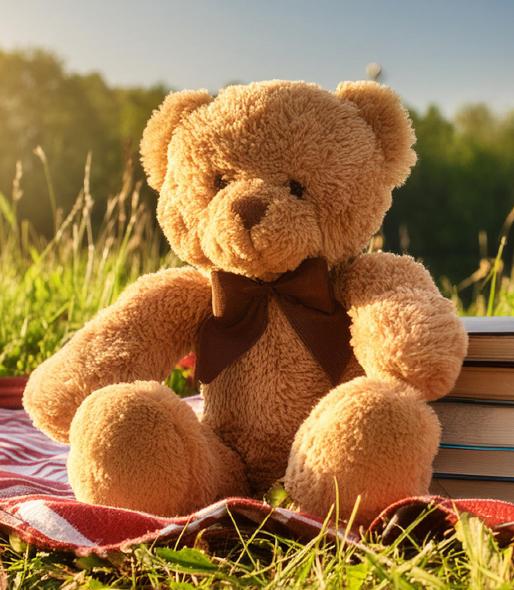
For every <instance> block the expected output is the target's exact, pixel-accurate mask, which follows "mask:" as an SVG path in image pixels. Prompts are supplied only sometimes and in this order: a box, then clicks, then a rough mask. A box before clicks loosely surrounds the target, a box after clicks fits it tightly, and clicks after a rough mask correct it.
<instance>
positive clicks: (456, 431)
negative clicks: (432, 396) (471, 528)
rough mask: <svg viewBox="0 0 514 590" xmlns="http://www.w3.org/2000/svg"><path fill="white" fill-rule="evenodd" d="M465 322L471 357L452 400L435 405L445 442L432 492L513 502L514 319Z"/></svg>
mask: <svg viewBox="0 0 514 590" xmlns="http://www.w3.org/2000/svg"><path fill="white" fill-rule="evenodd" d="M462 321H463V324H464V326H465V328H466V330H467V332H468V335H469V348H468V353H467V357H466V359H465V361H464V364H463V367H462V370H461V373H460V375H459V377H458V379H457V382H456V384H455V387H454V389H453V390H452V392H451V393H450V395H449V396H447V397H445V398H443V399H441V400H438V401H437V402H435V403H433V404H432V407H433V408H434V410H435V411H436V413H437V414H438V416H439V420H440V422H441V426H442V439H441V445H440V449H439V452H438V454H437V456H436V458H435V460H434V464H433V469H434V475H433V478H432V483H431V487H430V491H431V493H433V494H438V495H442V496H449V497H450V498H458V497H461V498H462V497H467V498H496V499H500V500H506V501H510V502H514V317H492V318H491V317H473V318H462Z"/></svg>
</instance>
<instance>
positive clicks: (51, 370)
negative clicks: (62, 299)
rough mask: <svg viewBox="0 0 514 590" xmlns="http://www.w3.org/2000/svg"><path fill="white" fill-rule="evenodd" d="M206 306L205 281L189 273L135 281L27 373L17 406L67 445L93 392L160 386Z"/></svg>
mask: <svg viewBox="0 0 514 590" xmlns="http://www.w3.org/2000/svg"><path fill="white" fill-rule="evenodd" d="M210 301H211V289H210V283H209V280H208V279H207V278H206V277H204V276H202V275H201V274H200V273H199V272H198V271H196V270H194V269H192V268H180V269H169V270H164V271H160V272H157V273H155V274H149V275H145V276H142V277H141V278H140V279H138V280H137V281H136V282H135V283H134V284H133V285H130V286H129V287H128V288H127V289H126V290H125V291H124V292H123V293H122V295H121V296H120V297H119V299H118V300H117V301H116V303H114V304H113V305H111V306H110V307H108V308H106V309H104V310H102V311H101V312H100V313H98V315H97V316H96V317H95V318H94V319H92V320H91V321H89V322H88V323H87V324H85V326H84V327H83V328H82V329H81V330H80V331H78V332H77V333H76V334H75V335H74V336H73V338H72V339H71V340H70V341H69V342H68V343H67V344H66V345H65V346H64V347H63V348H62V349H61V350H60V351H59V352H57V353H56V354H54V355H53V356H52V357H51V358H49V359H47V360H46V361H45V362H44V363H42V364H41V365H40V366H39V367H38V368H37V369H36V370H35V371H34V372H33V373H32V375H31V377H30V379H29V382H28V384H27V387H26V389H25V392H24V396H23V405H24V407H25V409H26V410H27V412H28V413H29V415H30V417H31V418H32V420H33V421H34V423H35V425H36V426H37V427H39V428H40V429H41V430H43V431H44V432H45V433H46V434H48V435H49V436H51V437H52V438H54V439H56V440H59V441H63V442H66V441H67V440H68V431H69V427H70V423H71V420H72V418H73V416H74V414H75V412H76V410H77V408H78V407H79V405H80V404H81V402H82V401H83V400H84V398H85V397H86V396H88V395H89V394H90V393H92V392H93V391H95V390H96V389H99V388H101V387H104V386H105V385H110V384H114V383H121V382H131V381H134V380H157V381H162V380H163V379H164V378H165V377H166V376H167V375H168V374H169V372H170V371H171V369H172V368H173V367H174V365H175V364H176V362H177V361H178V360H179V359H180V358H181V357H182V356H184V354H186V353H188V352H189V351H191V350H192V349H193V348H194V341H195V338H196V334H197V331H198V327H199V325H200V323H201V322H202V320H203V319H204V318H205V317H206V316H207V315H208V313H209V311H210V307H211V303H210Z"/></svg>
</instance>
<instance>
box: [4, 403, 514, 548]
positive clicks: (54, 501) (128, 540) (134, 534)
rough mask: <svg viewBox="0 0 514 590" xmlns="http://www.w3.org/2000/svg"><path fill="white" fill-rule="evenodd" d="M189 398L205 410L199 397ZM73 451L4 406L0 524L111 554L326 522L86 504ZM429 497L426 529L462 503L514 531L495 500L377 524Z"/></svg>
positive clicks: (248, 510) (303, 532)
mask: <svg viewBox="0 0 514 590" xmlns="http://www.w3.org/2000/svg"><path fill="white" fill-rule="evenodd" d="M189 402H190V403H191V405H192V406H193V408H194V409H195V411H198V412H200V411H201V400H200V399H199V398H198V397H196V398H190V400H189ZM67 452H68V448H67V447H66V446H65V445H62V444H58V443H55V442H52V441H51V440H50V439H48V438H47V437H46V436H45V435H43V434H42V433H40V432H39V431H38V430H36V429H35V428H34V427H33V426H32V424H31V422H30V419H29V418H28V416H27V414H25V412H24V411H23V410H13V409H0V529H3V530H4V531H8V532H14V533H15V534H17V535H18V536H19V537H20V538H22V539H23V540H24V541H27V542H29V543H32V544H34V545H36V546H37V547H39V548H44V549H51V550H65V551H73V552H74V553H76V554H77V555H88V554H91V553H95V554H97V555H106V554H107V553H108V552H110V551H119V550H124V549H126V548H128V547H130V546H132V545H134V544H137V543H153V542H176V541H177V540H179V541H180V543H184V544H188V543H192V542H194V540H195V538H196V536H197V535H198V533H199V532H202V535H203V537H204V538H209V537H211V538H228V537H230V535H232V536H233V537H235V529H234V523H236V524H237V525H238V527H242V528H243V529H244V528H245V527H246V528H253V529H255V527H256V526H262V527H263V528H264V529H266V530H269V531H272V532H276V533H279V534H281V535H287V536H290V537H295V538H297V539H300V540H308V539H311V538H313V537H315V536H316V535H318V534H319V532H320V531H321V530H322V529H323V523H322V522H321V521H320V520H319V519H317V518H314V517H312V516H309V515H306V514H302V513H299V512H294V511H291V510H286V509H284V508H273V507H271V506H270V505H268V504H266V503H264V502H260V501H258V500H253V499H250V498H228V499H225V500H222V501H220V502H217V503H215V504H213V505H211V506H208V507H206V508H204V509H202V510H200V511H199V512H196V513H194V514H191V515H188V516H183V517H177V518H163V517H157V516H154V515H151V514H146V513H142V512H136V511H133V510H124V509H120V508H110V507H106V506H94V505H88V504H84V503H82V502H78V501H77V500H75V498H74V496H73V492H72V490H71V488H70V486H69V484H68V482H67V476H66V456H67ZM428 505H433V507H434V509H433V510H432V512H431V513H430V518H427V519H425V520H424V521H423V523H424V524H423V526H424V527H425V528H426V527H428V529H427V530H426V531H425V530H422V531H420V534H423V535H424V534H425V533H426V532H427V531H429V532H432V533H433V534H439V533H440V534H442V533H443V532H444V530H446V529H447V528H448V527H449V526H451V524H452V523H453V522H454V521H455V518H456V513H457V512H458V511H466V512H471V513H472V514H477V515H479V516H480V517H482V518H483V519H484V521H485V522H486V523H487V524H488V525H489V526H491V527H492V528H494V529H496V530H497V531H499V533H500V534H501V535H502V537H503V538H504V539H505V541H506V542H508V541H510V540H512V539H513V538H514V505H511V504H508V503H506V502H499V501H494V500H458V501H454V502H452V501H449V500H444V499H443V498H438V497H423V498H409V499H406V500H402V501H401V502H398V503H396V504H394V505H392V506H390V507H389V508H388V509H387V510H386V511H384V512H383V513H382V514H381V515H380V516H379V517H377V519H376V520H375V522H374V523H373V524H372V529H373V530H376V531H380V532H381V533H382V534H383V538H384V540H388V539H393V538H395V535H397V534H398V531H399V530H400V528H401V527H402V526H405V525H406V524H408V523H409V522H412V519H413V518H414V517H415V516H416V515H417V514H419V513H420V512H421V511H423V510H425V509H426V507H427V506H428ZM324 530H325V532H326V534H327V536H328V537H329V538H334V537H335V536H336V535H338V536H340V537H341V538H343V537H344V534H345V533H344V531H343V530H335V529H334V528H331V527H325V528H324ZM344 538H345V540H346V541H347V542H349V543H353V542H357V541H358V536H357V535H356V534H353V533H352V534H350V535H349V536H347V537H344Z"/></svg>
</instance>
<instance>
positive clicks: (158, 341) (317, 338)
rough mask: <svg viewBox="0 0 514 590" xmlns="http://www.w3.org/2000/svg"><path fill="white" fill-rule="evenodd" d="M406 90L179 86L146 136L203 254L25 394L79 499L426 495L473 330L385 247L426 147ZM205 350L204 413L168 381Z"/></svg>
mask: <svg viewBox="0 0 514 590" xmlns="http://www.w3.org/2000/svg"><path fill="white" fill-rule="evenodd" d="M414 141H415V136H414V132H413V129H412V126H411V122H410V119H409V116H408V113H407V111H406V109H405V108H404V107H403V106H402V104H401V102H400V100H399V98H398V96H397V95H396V94H395V93H394V92H393V91H392V90H391V89H389V88H388V87H386V86H383V85H380V84H378V83H376V82H370V81H368V82H364V81H363V82H344V83H341V84H340V85H339V86H338V87H337V90H336V91H335V92H331V91H327V90H324V89H322V88H321V87H320V86H318V85H316V84H310V83H305V82H290V81H277V80H274V81H267V82H256V83H251V84H248V85H234V86H229V87H226V88H224V89H223V90H221V91H220V92H219V94H218V95H217V96H215V97H213V96H211V95H209V93H208V92H207V91H206V90H199V91H182V92H174V93H171V94H170V95H169V96H168V97H167V98H166V99H165V101H164V102H163V104H162V105H161V106H160V108H159V109H158V110H156V111H155V112H154V113H153V115H152V117H151V119H150V120H149V122H148V124H147V127H146V129H145V131H144V134H143V138H142V142H141V154H142V163H143V165H144V168H145V171H146V173H147V177H148V182H149V184H150V185H151V187H153V188H154V189H155V190H156V191H158V193H159V200H158V220H159V223H160V226H161V228H162V229H163V231H164V233H165V235H166V237H167V239H168V240H169V243H170V245H171V248H172V250H173V251H174V252H175V253H176V254H177V255H178V256H179V257H180V259H182V260H183V261H184V262H186V263H187V265H186V266H183V267H180V268H171V269H164V270H161V271H159V272H156V273H154V274H149V275H145V276H142V277H141V278H139V280H137V281H136V282H135V283H134V284H132V285H131V286H129V287H128V288H127V289H126V290H125V291H124V292H123V293H122V295H121V296H120V297H119V299H118V300H117V301H116V302H115V303H114V304H113V305H112V306H110V307H108V308H107V309H105V310H103V311H101V312H100V313H99V314H98V315H97V316H96V317H95V318H94V319H92V320H91V321H89V322H88V323H87V324H86V325H85V326H84V327H83V328H82V329H81V330H79V331H78V332H77V333H76V334H75V335H74V336H73V338H72V339H71V340H70V341H69V342H68V343H67V344H66V345H65V346H64V347H63V348H62V349H61V350H60V351H59V352H57V353H56V354H55V355H54V356H52V357H51V358H49V359H48V360H46V361H45V362H44V363H43V364H42V365H41V366H40V367H38V368H37V369H36V370H35V371H34V373H33V374H32V376H31V377H30V380H29V382H28V385H27V387H26V390H25V393H24V407H25V408H26V410H27V412H28V413H29V415H30V416H31V418H32V420H33V422H34V423H35V425H36V426H37V427H39V428H40V429H41V430H42V431H44V432H45V433H47V434H48V435H49V436H50V437H52V438H54V439H56V440H58V441H63V442H69V444H70V453H69V459H68V473H69V480H70V483H71V486H72V488H73V491H74V493H75V495H76V497H77V499H79V500H81V501H84V502H88V503H97V504H104V505H111V506H118V507H124V508H129V509H135V510H140V511H146V512H149V513H154V514H159V515H180V514H182V515H183V514H189V513H191V512H192V511H195V510H197V509H199V508H201V507H203V506H206V505H208V504H209V503H211V502H213V501H216V500H218V499H221V498H224V497H227V496H234V495H254V496H259V495H261V494H262V493H263V492H264V491H265V490H266V489H267V488H269V486H270V485H271V484H273V482H275V481H277V480H282V481H283V482H284V486H285V489H286V490H287V492H288V494H289V495H290V497H291V498H292V499H293V501H294V503H295V505H296V506H297V507H298V508H299V509H300V510H303V511H306V512H309V513H311V514H314V515H317V516H320V517H322V516H324V515H326V514H327V512H328V511H329V510H330V509H331V507H333V506H334V503H336V502H337V503H338V505H337V506H336V509H337V511H338V513H339V514H340V515H341V516H345V515H348V514H350V512H351V510H352V508H353V506H354V503H355V501H356V499H357V498H358V497H360V512H359V515H360V519H361V521H362V522H365V521H366V520H369V519H371V518H372V517H373V516H375V515H376V514H377V513H378V512H379V511H380V510H382V509H383V508H384V507H386V506H387V505H388V504H389V503H391V502H393V501H395V500H398V499H400V498H403V497H405V496H410V495H423V494H426V493H428V486H429V482H430V479H431V464H432V460H433V457H434V455H435V453H436V452H437V448H438V443H439V438H440V425H439V423H438V420H437V417H436V415H435V413H434V411H433V409H432V408H431V407H430V405H429V403H427V402H430V401H432V400H435V399H437V398H440V397H442V396H444V395H446V394H447V393H448V392H449V391H450V390H451V388H452V387H453V385H454V382H455V380H456V378H457V376H458V374H459V371H460V367H461V364H462V360H463V358H464V355H465V352H466V347H467V337H466V334H465V331H464V329H463V327H462V325H461V322H460V321H459V319H458V318H457V316H456V313H455V310H454V307H453V305H452V303H451V302H450V301H449V300H447V299H445V298H444V297H443V296H442V295H441V294H440V293H439V291H438V289H437V287H436V286H435V284H434V282H433V280H432V278H431V276H430V274H429V272H428V271H427V270H426V269H425V268H424V266H422V264H420V263H418V262H416V261H415V260H414V259H413V258H411V257H409V256H399V255H394V254H390V253H384V252H380V251H379V252H372V251H370V250H369V248H368V244H369V243H370V239H371V238H372V236H373V235H374V234H376V232H377V231H378V230H379V228H380V226H381V224H382V221H383V218H384V215H385V213H386V212H387V210H388V209H389V207H390V205H391V199H392V195H391V193H392V190H393V189H394V188H395V187H398V186H400V185H401V184H402V183H403V182H404V181H405V179H406V178H407V176H408V175H409V172H410V169H411V167H412V166H413V165H414V163H415V160H416V155H415V152H414V151H413V149H412V146H413V144H414ZM190 351H193V352H195V353H196V355H197V378H198V380H199V383H200V387H201V394H202V396H203V399H204V410H203V415H202V416H201V418H198V417H197V416H196V415H195V413H194V412H193V411H192V409H191V408H190V406H189V405H188V404H187V403H186V402H185V401H183V400H181V399H180V398H179V397H178V396H177V395H175V394H174V393H173V392H172V391H171V390H170V389H169V388H167V387H166V386H165V385H163V381H164V379H165V378H166V376H167V375H168V374H169V372H170V369H171V368H172V367H173V366H174V365H175V364H176V362H177V361H178V360H179V359H180V358H181V357H183V356H184V355H185V354H186V353H188V352H190Z"/></svg>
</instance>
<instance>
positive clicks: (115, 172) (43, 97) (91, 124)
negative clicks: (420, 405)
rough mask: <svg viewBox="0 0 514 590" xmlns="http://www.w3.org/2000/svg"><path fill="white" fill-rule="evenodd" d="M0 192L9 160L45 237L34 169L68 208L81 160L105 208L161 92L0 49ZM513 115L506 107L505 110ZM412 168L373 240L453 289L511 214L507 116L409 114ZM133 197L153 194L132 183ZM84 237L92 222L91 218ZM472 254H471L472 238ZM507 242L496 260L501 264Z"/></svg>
mask: <svg viewBox="0 0 514 590" xmlns="http://www.w3.org/2000/svg"><path fill="white" fill-rule="evenodd" d="M0 80H1V84H0V192H2V193H4V194H10V193H11V184H12V179H13V177H14V175H15V168H16V162H17V161H21V162H22V165H23V170H24V180H23V186H22V189H23V191H24V198H23V200H22V201H21V202H20V211H19V213H20V215H21V216H22V217H29V218H30V219H31V221H32V223H33V224H34V225H35V226H36V228H38V230H40V231H44V232H45V233H46V234H47V235H52V231H53V229H54V228H53V223H52V212H51V211H50V208H49V207H48V199H47V195H46V194H45V192H46V190H47V189H46V180H45V176H44V170H43V168H42V167H41V165H40V162H38V161H37V158H36V157H35V155H34V149H35V148H36V147H37V146H41V147H42V148H43V150H44V153H45V154H46V156H47V161H48V166H49V172H50V175H51V178H52V179H53V190H54V192H55V194H56V200H57V202H58V203H60V204H61V205H62V208H63V210H64V211H67V210H69V208H70V207H71V206H72V204H73V202H74V200H75V198H76V191H77V187H78V186H80V185H81V182H82V178H83V175H84V162H85V160H86V156H87V154H88V152H91V153H92V155H93V166H92V176H91V192H92V194H94V195H95V198H96V199H97V200H100V201H106V200H107V198H108V197H109V196H110V195H112V194H114V193H115V192H116V191H117V190H118V187H119V186H120V183H121V178H122V174H123V169H124V166H125V163H126V162H127V160H132V161H133V163H134V167H135V175H136V178H138V177H139V178H142V171H141V169H140V167H139V164H138V157H137V151H138V144H139V139H140V137H141V133H142V130H143V128H144V125H145V122H146V120H147V118H148V117H149V115H150V113H151V111H152V110H153V109H154V108H155V107H157V106H158V104H159V103H160V102H161V101H162V99H163V98H164V96H165V94H166V93H167V91H168V89H167V88H165V87H164V86H159V85H157V86H153V87H150V88H137V87H132V88H118V87H113V86H109V85H108V84H107V83H106V82H105V81H104V80H103V78H102V77H101V76H100V75H99V74H88V75H78V74H73V73H70V72H68V71H66V69H65V68H64V67H63V64H62V63H61V61H60V60H59V59H58V58H56V57H55V56H54V55H52V54H50V53H47V52H44V51H41V50H33V51H22V52H19V51H15V52H5V51H0ZM513 106H514V105H513ZM412 117H413V120H414V124H415V127H416V132H417V135H418V143H417V152H418V154H419V162H418V164H417V166H416V168H415V169H414V171H413V174H412V176H411V178H410V179H409V180H408V181H407V183H406V185H405V186H404V187H402V188H401V189H399V190H397V191H396V195H395V202H394V205H393V208H392V210H391V212H390V213H389V215H388V216H387V218H386V222H385V224H384V231H383V239H384V248H385V249H387V250H392V251H396V252H403V251H408V252H409V253H411V254H412V255H414V256H416V257H420V258H422V259H423V260H424V262H425V263H426V264H427V265H428V266H429V268H430V269H431V270H432V272H433V274H434V275H435V276H438V277H439V276H441V275H446V276H447V277H448V278H449V279H450V281H451V282H453V283H457V282H459V281H461V280H463V279H464V278H465V277H466V276H468V275H470V274H471V273H472V272H473V271H474V270H475V269H476V266H477V261H478V260H480V259H484V258H488V257H489V258H494V256H495V254H496V251H497V248H498V237H499V233H500V229H501V226H502V222H503V220H504V218H505V216H506V215H507V214H508V212H509V210H510V209H511V208H512V206H513V204H514V111H512V112H511V113H509V114H506V115H504V116H502V117H500V116H497V115H495V114H493V113H492V112H490V111H489V109H488V108H487V106H486V105H475V106H468V107H465V108H463V109H462V110H461V111H460V112H459V113H458V114H457V116H456V117H455V118H454V119H453V120H448V119H446V118H445V117H444V116H443V115H442V114H441V112H440V111H439V110H438V109H437V107H435V106H433V107H431V108H429V109H428V111H427V112H426V113H424V114H421V113H417V112H416V111H412ZM141 195H142V199H143V200H144V201H147V202H148V201H150V203H151V204H152V205H153V204H154V203H153V200H154V199H155V195H154V194H153V193H152V192H151V191H150V190H149V189H148V188H147V187H146V186H145V185H143V187H142V191H141ZM92 222H93V227H97V226H98V225H99V224H100V223H101V219H100V218H95V217H93V220H92ZM480 231H482V234H481V236H482V237H481V242H480V244H481V246H480V245H479V232H480ZM511 257H512V249H511V246H510V244H509V243H507V246H506V249H505V252H504V256H503V259H504V261H506V263H507V264H508V265H509V267H510V264H511Z"/></svg>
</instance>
